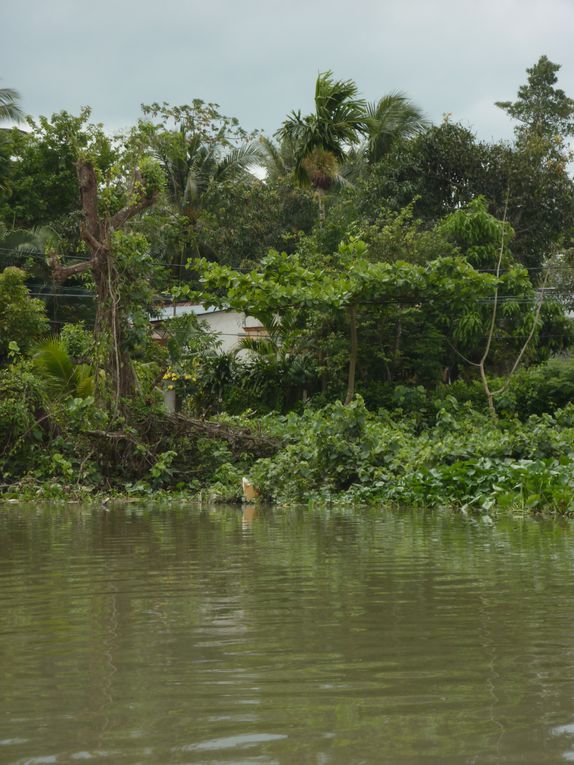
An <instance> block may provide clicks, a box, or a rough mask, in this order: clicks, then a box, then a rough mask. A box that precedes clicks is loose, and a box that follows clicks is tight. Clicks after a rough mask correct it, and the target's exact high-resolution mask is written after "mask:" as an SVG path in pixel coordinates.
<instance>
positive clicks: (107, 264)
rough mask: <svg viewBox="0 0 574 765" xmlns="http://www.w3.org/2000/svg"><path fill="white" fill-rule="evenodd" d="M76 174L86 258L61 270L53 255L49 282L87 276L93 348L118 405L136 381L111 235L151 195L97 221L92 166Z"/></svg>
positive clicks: (81, 165)
mask: <svg viewBox="0 0 574 765" xmlns="http://www.w3.org/2000/svg"><path fill="white" fill-rule="evenodd" d="M76 170H77V174H78V183H79V186H80V198H81V202H82V211H83V214H84V218H83V221H82V224H81V227H80V233H81V236H82V239H83V240H84V241H85V242H86V244H87V246H88V250H89V253H90V258H89V260H86V261H83V262H81V263H76V264H75V265H73V266H62V265H60V263H59V261H58V259H57V256H56V255H52V257H51V259H50V261H51V267H52V272H53V275H54V279H55V280H56V281H58V282H62V281H64V280H66V279H68V278H69V277H70V276H74V275H77V274H80V273H84V272H86V271H91V272H92V275H93V277H94V281H95V284H96V300H97V303H96V323H95V328H94V335H95V338H96V346H97V347H99V349H100V352H101V361H102V363H103V367H104V370H105V373H106V378H107V380H108V382H109V385H110V388H111V392H112V396H113V399H114V403H115V405H116V406H118V405H119V403H120V400H121V399H122V398H123V397H124V396H129V395H130V394H132V393H134V391H135V382H136V378H135V374H134V370H133V367H132V364H131V360H130V357H129V354H128V352H127V350H126V349H125V346H124V342H123V341H124V335H125V329H126V326H127V321H128V317H127V316H126V315H125V313H124V310H123V306H122V304H121V299H120V284H119V278H118V273H117V268H116V261H115V257H114V253H113V248H112V234H113V232H114V231H116V230H118V229H119V228H121V227H122V226H123V225H124V224H125V223H126V222H127V221H128V220H129V219H130V218H132V217H133V216H134V215H136V214H137V213H139V212H142V211H143V210H145V209H146V208H147V207H150V206H151V205H152V204H153V202H154V201H155V194H152V195H149V196H146V195H142V196H140V197H139V198H138V199H136V201H134V202H132V203H130V204H129V205H126V207H124V208H122V209H121V210H119V211H118V212H117V213H116V214H115V215H114V216H112V217H111V218H110V217H106V218H101V217H100V214H99V211H98V183H97V178H96V172H95V170H94V166H93V165H92V163H91V162H89V161H87V160H85V159H79V160H78V161H77V163H76ZM135 181H136V184H137V185H139V186H141V185H142V179H141V176H140V175H139V173H138V172H137V171H136V174H135ZM97 379H98V378H97Z"/></svg>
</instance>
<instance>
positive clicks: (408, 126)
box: [364, 91, 428, 164]
mask: <svg viewBox="0 0 574 765" xmlns="http://www.w3.org/2000/svg"><path fill="white" fill-rule="evenodd" d="M367 114H368V117H369V132H368V137H367V141H366V144H365V146H364V153H365V156H366V159H367V161H368V162H369V164H374V163H375V162H379V161H380V160H381V159H383V158H384V156H385V155H386V154H388V152H389V150H390V148H391V146H392V145H393V144H394V142H395V141H396V140H398V139H401V138H411V137H412V136H414V135H417V133H420V132H422V131H423V130H424V129H425V128H426V127H427V126H428V122H427V120H426V119H425V117H424V115H423V113H422V111H421V110H420V109H419V108H418V106H416V105H415V104H414V103H413V102H412V101H411V100H410V99H409V98H408V97H407V96H406V95H405V94H404V93H400V92H398V91H397V92H395V93H388V94H387V95H386V96H383V97H382V98H381V99H380V100H379V101H377V102H376V103H374V104H369V105H368V106H367Z"/></svg>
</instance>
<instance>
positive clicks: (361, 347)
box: [0, 56, 574, 512]
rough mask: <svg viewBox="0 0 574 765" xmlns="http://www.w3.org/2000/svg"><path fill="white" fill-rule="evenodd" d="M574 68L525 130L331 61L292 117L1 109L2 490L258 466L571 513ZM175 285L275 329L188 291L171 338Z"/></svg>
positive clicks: (186, 483) (318, 494) (443, 500)
mask: <svg viewBox="0 0 574 765" xmlns="http://www.w3.org/2000/svg"><path fill="white" fill-rule="evenodd" d="M558 70H559V67H558V65H556V64H553V63H552V62H550V61H549V60H548V59H547V58H546V57H544V56H543V57H541V59H540V60H539V61H538V62H537V64H536V65H535V66H534V67H532V68H531V69H529V70H528V82H527V84H526V85H525V86H523V87H521V88H520V90H519V92H518V96H517V99H516V100H515V101H505V102H500V103H499V106H501V107H502V108H503V109H504V110H505V111H506V112H507V113H508V114H509V116H510V117H511V118H513V119H515V120H517V122H518V126H517V128H516V140H515V142H514V143H513V144H507V143H486V142H483V141H478V140H477V139H476V138H475V136H474V135H473V133H472V132H471V131H470V130H468V129H467V128H465V127H462V126H461V125H458V124H453V123H451V122H449V121H448V120H447V121H445V122H443V123H442V124H441V125H431V124H429V123H428V122H427V121H426V120H425V118H424V115H423V114H422V113H421V112H420V110H419V109H418V108H417V107H416V105H414V104H412V103H411V102H410V101H409V99H408V98H407V97H406V96H405V95H403V94H401V93H392V94H389V95H386V96H383V97H381V98H380V99H379V100H378V101H377V102H376V103H374V104H367V103H366V102H365V101H364V100H363V99H362V98H361V96H360V94H359V91H358V87H357V85H356V84H355V83H354V82H352V81H349V80H337V79H336V78H335V76H334V75H333V73H331V72H325V73H322V74H320V75H319V76H318V78H317V81H316V86H315V99H314V110H313V111H312V112H311V113H310V114H308V115H302V114H301V113H300V112H298V111H295V112H292V113H291V115H290V116H288V117H287V118H286V120H285V121H284V123H283V125H282V126H281V127H280V128H279V130H278V131H277V133H276V135H275V137H274V139H275V140H274V139H273V138H270V137H265V136H258V135H257V134H256V133H253V132H252V133H250V132H247V131H245V130H244V129H243V128H242V127H241V126H240V125H239V123H238V121H237V120H236V119H234V118H230V117H227V116H225V115H224V114H222V113H221V112H220V110H219V107H218V106H217V105H215V104H210V103H204V102H202V101H200V100H195V101H193V102H192V103H191V105H187V106H186V105H184V106H175V107H174V106H170V105H168V104H162V105H160V104H152V105H150V106H144V107H143V115H142V119H141V120H140V121H139V122H138V123H137V125H135V126H133V128H132V129H131V130H129V131H128V132H126V133H125V134H123V135H117V136H113V137H112V136H110V135H109V134H108V133H107V132H106V131H105V130H104V128H103V126H101V125H96V124H92V123H91V122H90V111H89V109H84V110H82V112H81V113H80V114H79V115H78V116H74V115H70V114H68V113H66V112H59V113H56V114H54V115H52V117H51V118H47V117H40V118H38V119H36V120H32V119H29V120H28V125H29V130H28V131H26V132H22V131H20V130H18V129H16V128H6V129H2V130H0V483H1V484H2V487H3V490H4V491H7V492H9V493H10V492H11V493H16V494H17V493H18V492H40V493H44V494H48V495H54V496H57V495H59V494H66V493H70V492H78V493H82V492H84V493H85V492H90V491H93V490H94V489H96V490H99V491H123V492H130V493H134V494H145V493H149V492H153V491H158V490H163V489H166V490H177V491H184V492H188V493H189V492H191V493H197V492H202V493H203V494H207V495H210V496H219V497H224V498H239V496H240V492H241V488H240V486H241V483H240V482H241V477H242V476H243V475H249V476H250V477H251V478H252V480H253V481H254V482H255V484H256V485H257V486H258V487H259V489H260V491H261V493H262V496H263V497H266V498H271V499H273V500H276V501H298V502H300V501H306V500H308V499H309V498H315V499H320V500H322V501H326V500H329V501H330V500H333V499H334V498H336V497H338V496H342V497H344V498H345V499H346V500H353V501H382V502H391V503H395V504H405V503H407V504H421V505H425V504H440V505H453V506H458V507H468V508H475V509H478V510H489V509H490V508H492V507H513V508H516V507H520V508H523V509H524V508H528V509H553V510H557V511H560V512H571V511H572V509H573V508H572V505H571V500H570V494H571V490H572V481H573V480H574V479H573V477H572V464H573V463H572V454H573V451H572V449H573V444H574V440H573V438H574V426H573V425H572V416H573V415H572V412H571V402H572V401H573V400H574V398H573V397H574V371H573V365H572V362H571V360H570V358H569V357H568V351H569V349H570V347H571V345H572V342H573V340H574V334H573V328H572V321H571V319H570V317H569V316H568V313H567V310H568V309H570V308H571V307H572V305H573V304H574V301H573V300H572V295H571V293H572V283H573V281H572V278H571V277H570V276H569V274H570V271H571V270H572V266H571V259H572V258H571V239H572V229H571V221H572V214H573V212H574V183H573V181H572V178H571V177H570V174H569V165H568V163H569V159H570V156H569V153H568V149H567V140H568V138H569V136H571V135H572V133H573V131H574V128H573V124H574V123H573V119H572V117H573V114H574V108H573V106H572V104H573V102H572V100H571V99H570V98H569V97H568V96H566V94H565V93H564V92H563V91H562V90H560V89H559V88H557V87H556V83H557V72H558ZM0 106H1V107H2V109H0V118H10V119H13V120H14V119H17V118H19V116H20V114H19V111H18V98H17V94H16V92H15V91H11V90H9V91H0ZM42 297H43V298H44V299H43V300H42V299H41V298H42ZM174 300H175V301H177V300H188V301H193V302H195V303H202V304H203V305H204V306H206V307H209V306H211V307H216V308H218V309H221V310H228V309H231V310H235V311H237V312H239V313H242V314H244V315H246V316H251V317H255V318H257V319H259V321H260V322H261V324H262V326H263V332H262V334H260V335H259V336H257V337H243V338H240V337H239V336H238V338H237V343H236V347H235V348H234V350H232V351H231V352H227V353H224V352H223V351H222V348H221V342H220V338H219V337H218V336H217V334H214V333H212V332H210V331H209V329H208V328H207V327H206V326H205V325H204V324H202V323H201V322H198V321H197V319H196V318H195V316H193V315H190V316H184V317H182V318H177V319H170V320H167V319H165V320H164V321H163V322H162V323H161V325H160V328H159V335H160V336H161V337H162V342H161V343H158V342H157V341H154V340H153V339H152V334H151V327H150V321H149V319H150V316H153V315H154V314H155V315H157V314H158V311H159V310H160V309H161V307H162V305H163V306H165V305H167V304H170V303H172V302H173V301H174ZM92 330H93V331H92ZM241 334H242V333H241V332H239V333H238V335H241ZM159 335H158V336H159ZM156 340H157V337H156ZM165 395H169V396H175V401H176V405H177V412H176V413H168V411H167V410H166V405H165V402H164V396H165Z"/></svg>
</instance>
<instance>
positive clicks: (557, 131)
mask: <svg viewBox="0 0 574 765" xmlns="http://www.w3.org/2000/svg"><path fill="white" fill-rule="evenodd" d="M559 70H560V65H559V64H554V63H553V62H552V61H550V60H549V59H548V58H547V56H540V58H539V59H538V61H537V62H536V64H535V65H534V66H533V67H531V68H530V69H527V70H526V71H527V73H528V81H527V83H526V85H522V86H521V87H520V88H519V89H518V95H517V98H516V101H497V102H496V105H497V106H498V107H500V108H501V109H503V110H504V111H505V112H506V113H507V114H508V115H510V117H512V118H513V119H515V120H517V121H518V123H519V124H518V125H517V127H516V130H515V132H516V137H517V140H518V142H519V143H521V144H533V143H538V144H541V143H542V144H545V145H546V147H547V148H551V147H553V146H554V147H556V146H557V145H558V147H560V146H561V145H562V143H563V141H564V140H565V139H566V138H568V137H569V136H572V135H574V100H573V99H571V98H569V97H568V96H567V95H566V93H565V92H564V91H563V90H562V89H561V88H556V87H555V85H556V83H557V81H558V77H557V72H558V71H559Z"/></svg>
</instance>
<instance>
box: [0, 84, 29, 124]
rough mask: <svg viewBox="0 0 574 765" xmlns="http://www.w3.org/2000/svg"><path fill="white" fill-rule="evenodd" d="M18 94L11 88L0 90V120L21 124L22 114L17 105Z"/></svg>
mask: <svg viewBox="0 0 574 765" xmlns="http://www.w3.org/2000/svg"><path fill="white" fill-rule="evenodd" d="M19 100H20V94H19V93H18V91H17V90H14V89H13V88H0V120H12V121H13V122H23V120H24V112H23V111H22V109H21V108H20V106H19V105H18V101H19Z"/></svg>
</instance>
